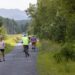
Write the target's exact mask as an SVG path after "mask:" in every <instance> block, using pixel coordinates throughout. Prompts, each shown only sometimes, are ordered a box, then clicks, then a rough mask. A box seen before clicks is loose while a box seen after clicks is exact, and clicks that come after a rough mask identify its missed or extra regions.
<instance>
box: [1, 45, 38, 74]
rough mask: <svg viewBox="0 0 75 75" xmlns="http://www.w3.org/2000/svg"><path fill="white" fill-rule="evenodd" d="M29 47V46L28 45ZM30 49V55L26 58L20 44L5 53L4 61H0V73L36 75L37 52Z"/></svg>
mask: <svg viewBox="0 0 75 75" xmlns="http://www.w3.org/2000/svg"><path fill="white" fill-rule="evenodd" d="M30 47H31V46H30ZM29 50H30V55H31V56H30V57H28V58H26V57H25V54H24V53H23V48H22V46H21V44H18V45H17V46H16V47H15V48H14V50H13V51H12V52H11V53H10V54H8V55H6V57H5V58H6V61H5V62H0V75H37V71H36V59H37V52H33V51H32V50H31V48H30V49H29Z"/></svg>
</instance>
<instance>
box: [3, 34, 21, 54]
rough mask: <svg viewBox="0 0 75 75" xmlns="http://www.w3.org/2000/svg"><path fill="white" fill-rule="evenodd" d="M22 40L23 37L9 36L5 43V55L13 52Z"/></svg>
mask: <svg viewBox="0 0 75 75" xmlns="http://www.w3.org/2000/svg"><path fill="white" fill-rule="evenodd" d="M20 38H21V35H8V36H7V38H6V39H5V40H4V41H5V53H9V52H11V51H12V50H13V48H14V46H15V45H16V43H17V42H18V40H19V39H20Z"/></svg>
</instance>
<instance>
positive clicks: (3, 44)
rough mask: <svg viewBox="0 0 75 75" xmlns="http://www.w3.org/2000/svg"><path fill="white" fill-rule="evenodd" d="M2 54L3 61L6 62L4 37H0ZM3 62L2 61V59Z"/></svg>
mask: <svg viewBox="0 0 75 75" xmlns="http://www.w3.org/2000/svg"><path fill="white" fill-rule="evenodd" d="M0 52H1V54H2V58H3V61H5V43H4V41H3V37H0ZM0 62H1V59H0Z"/></svg>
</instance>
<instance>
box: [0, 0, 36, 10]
mask: <svg viewBox="0 0 75 75" xmlns="http://www.w3.org/2000/svg"><path fill="white" fill-rule="evenodd" d="M29 3H32V4H36V3H37V0H0V8H5V9H20V10H25V9H27V8H28V7H29Z"/></svg>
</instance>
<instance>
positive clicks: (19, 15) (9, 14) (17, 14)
mask: <svg viewBox="0 0 75 75" xmlns="http://www.w3.org/2000/svg"><path fill="white" fill-rule="evenodd" d="M0 16H2V17H4V18H9V19H14V20H26V19H28V16H27V14H26V12H24V11H21V10H19V9H4V8H2V9H0Z"/></svg>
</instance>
